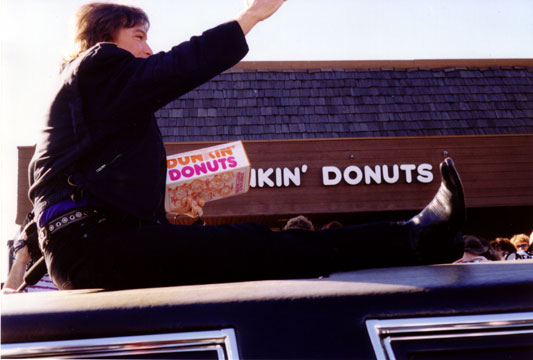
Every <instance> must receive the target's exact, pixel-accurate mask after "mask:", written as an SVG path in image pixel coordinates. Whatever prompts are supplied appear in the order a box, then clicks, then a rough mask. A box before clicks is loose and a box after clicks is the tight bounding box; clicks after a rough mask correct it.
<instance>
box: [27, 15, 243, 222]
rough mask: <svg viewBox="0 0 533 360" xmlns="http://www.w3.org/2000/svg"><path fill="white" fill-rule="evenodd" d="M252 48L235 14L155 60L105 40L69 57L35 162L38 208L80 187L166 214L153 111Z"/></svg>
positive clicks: (93, 197) (146, 215) (141, 213)
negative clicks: (79, 54) (70, 58)
mask: <svg viewBox="0 0 533 360" xmlns="http://www.w3.org/2000/svg"><path fill="white" fill-rule="evenodd" d="M247 51H248V46H247V44H246V40H245V37H244V34H243V33H242V30H241V28H240V26H239V24H238V23H237V22H235V21H233V22H229V23H226V24H223V25H220V26H218V27H216V28H213V29H211V30H208V31H206V32H205V33H203V34H202V36H198V37H193V38H191V40H190V41H188V42H184V43H182V44H180V45H178V46H175V47H174V48H172V49H171V50H170V51H169V52H161V53H158V54H154V55H152V56H150V57H149V58H148V59H140V58H135V57H134V56H133V55H132V54H131V53H129V52H128V51H126V50H123V49H120V48H118V47H117V46H116V45H114V44H112V43H100V44H97V45H95V46H94V47H92V48H91V49H89V50H88V51H86V52H85V53H83V54H82V55H81V56H79V57H78V58H77V59H75V60H73V61H71V62H70V63H68V64H67V65H66V66H65V68H64V69H63V71H62V72H61V78H60V83H59V86H58V91H57V93H56V95H55V98H54V100H53V101H52V103H51V106H50V110H49V113H48V114H47V118H46V126H45V128H44V131H43V132H42V136H41V138H40V141H39V143H38V144H37V148H36V151H35V155H34V157H33V159H32V161H31V163H30V167H29V178H30V191H29V196H30V199H31V201H32V202H33V204H34V210H35V213H36V215H37V216H39V215H40V214H41V213H42V211H43V210H44V209H46V208H47V207H48V206H50V205H52V204H54V203H56V202H58V201H61V200H63V199H66V198H67V197H68V196H70V195H71V194H73V192H74V190H75V188H78V189H83V193H84V194H87V196H88V198H89V202H95V203H98V204H102V205H103V206H105V207H110V208H114V209H116V210H120V211H124V212H127V213H129V214H131V215H133V216H135V217H138V218H140V219H143V220H152V221H159V222H161V221H165V219H166V217H165V212H164V201H163V199H164V195H165V179H166V154H165V149H164V147H163V141H162V138H161V134H160V132H159V128H158V126H157V123H156V121H155V118H154V116H153V113H154V112H155V111H156V110H158V109H159V108H161V107H163V106H164V105H165V104H167V103H168V102H170V101H172V100H173V99H175V98H177V97H179V96H181V95H183V94H185V93H187V92H188V91H190V90H192V89H194V88H195V87H197V86H199V85H201V84H202V83H204V82H206V81H208V80H209V79H211V78H212V77H214V76H216V75H218V74H220V73H221V72H223V71H224V70H226V69H228V68H230V67H231V66H233V65H235V64H236V63H237V62H238V61H239V60H241V59H242V58H243V57H244V55H246V53H247Z"/></svg>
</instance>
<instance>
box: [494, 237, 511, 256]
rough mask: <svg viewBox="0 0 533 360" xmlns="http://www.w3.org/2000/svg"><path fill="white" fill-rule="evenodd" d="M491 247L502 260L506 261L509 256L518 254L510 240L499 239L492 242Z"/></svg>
mask: <svg viewBox="0 0 533 360" xmlns="http://www.w3.org/2000/svg"><path fill="white" fill-rule="evenodd" d="M490 245H491V246H492V249H493V250H494V251H495V252H496V254H497V255H498V256H499V257H500V258H501V259H505V257H506V256H507V255H509V254H511V253H515V252H516V247H515V246H514V245H513V243H512V242H511V240H509V239H508V238H504V237H498V238H496V239H494V240H492V241H491V242H490Z"/></svg>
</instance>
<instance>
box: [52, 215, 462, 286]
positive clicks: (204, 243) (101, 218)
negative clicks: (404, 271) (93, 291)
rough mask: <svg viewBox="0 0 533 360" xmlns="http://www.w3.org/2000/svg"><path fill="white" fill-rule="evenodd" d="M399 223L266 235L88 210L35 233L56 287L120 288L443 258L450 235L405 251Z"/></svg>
mask: <svg viewBox="0 0 533 360" xmlns="http://www.w3.org/2000/svg"><path fill="white" fill-rule="evenodd" d="M414 235H415V234H414V231H413V228H412V226H410V225H409V224H408V223H405V222H395V223H374V224H368V225H360V226H347V227H339V228H332V229H328V230H319V231H307V230H289V231H281V232H274V231H271V230H270V229H269V228H267V227H265V226H263V225H261V224H255V223H243V224H238V225H224V226H197V225H170V224H165V225H145V226H139V225H138V224H131V223H128V222H125V221H123V220H121V219H120V218H113V217H109V216H105V215H96V216H92V217H89V218H88V219H84V220H82V221H80V222H78V223H75V224H72V225H69V226H67V227H65V228H64V229H61V230H60V231H57V232H56V233H54V234H51V235H43V236H45V239H44V254H45V259H46V263H47V266H48V270H49V273H50V275H51V277H52V279H53V280H54V282H55V283H56V285H57V286H58V287H59V288H60V289H80V288H104V289H126V288H141V287H157V286H174V285H187V284H202V283H218V282H233V281H247V280H264V279H289V278H308V277H319V276H326V275H328V274H329V273H331V272H337V271H347V270H355V269H362V268H375V267H390V266H407V265H417V264H424V263H443V262H450V261H453V260H455V259H457V258H459V257H460V256H461V254H462V244H460V242H458V241H457V239H456V238H455V237H454V236H450V235H446V236H439V237H437V238H427V239H424V241H423V246H421V247H420V246H418V248H420V249H422V250H421V251H415V250H416V249H414V248H413V245H412V244H413V239H414Z"/></svg>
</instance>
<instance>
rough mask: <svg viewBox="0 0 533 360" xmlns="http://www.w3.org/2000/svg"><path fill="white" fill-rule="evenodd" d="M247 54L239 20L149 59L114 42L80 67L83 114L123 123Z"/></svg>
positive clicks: (225, 68)
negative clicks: (120, 120) (117, 120)
mask: <svg viewBox="0 0 533 360" xmlns="http://www.w3.org/2000/svg"><path fill="white" fill-rule="evenodd" d="M247 52H248V46H247V43H246V39H245V37H244V34H243V32H242V30H241V27H240V25H239V24H238V23H237V22H236V21H232V22H229V23H225V24H222V25H219V26H217V27H215V28H213V29H210V30H207V31H206V32H204V33H203V34H202V35H201V36H195V37H192V38H191V39H190V40H189V41H186V42H184V43H182V44H180V45H177V46H175V47H173V48H172V49H171V50H170V51H168V52H160V53H158V54H154V55H152V56H150V57H149V58H147V59H142V58H135V57H134V56H133V55H132V54H131V53H129V52H128V51H126V50H123V49H120V48H118V47H117V46H116V45H114V44H111V43H102V44H99V46H98V48H97V49H95V50H94V51H93V52H92V53H91V54H89V55H87V59H86V60H85V61H84V62H83V64H82V66H81V67H80V73H79V74H80V76H79V78H80V89H81V90H80V91H81V93H82V97H83V99H84V103H85V106H84V107H85V110H86V111H89V112H91V111H94V112H97V113H98V115H96V114H94V115H95V116H97V117H99V118H101V117H102V116H104V117H110V118H111V119H125V120H127V118H128V117H129V116H135V115H136V114H139V113H142V114H146V113H147V112H150V113H153V112H155V111H156V110H158V109H159V108H161V107H163V106H164V105H165V104H167V103H169V102H170V101H172V100H174V99H175V98H177V97H179V96H181V95H183V94H185V93H187V92H188V91H190V90H192V89H194V88H195V87H197V86H199V85H201V84H203V83H204V82H206V81H208V80H209V79H211V78H213V77H214V76H216V75H218V74H220V73H221V72H223V71H225V70H227V69H228V68H230V67H232V66H233V65H235V64H237V63H238V62H239V61H240V60H241V59H242V58H243V57H244V56H245V55H246V53H247ZM88 115H89V118H91V117H92V116H91V114H88Z"/></svg>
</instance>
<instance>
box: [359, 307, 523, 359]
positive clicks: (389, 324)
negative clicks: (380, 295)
mask: <svg viewBox="0 0 533 360" xmlns="http://www.w3.org/2000/svg"><path fill="white" fill-rule="evenodd" d="M366 327H367V330H368V334H369V336H370V341H371V342H372V346H373V348H374V352H375V354H376V358H377V359H378V360H394V359H396V357H395V355H394V350H393V348H392V344H393V343H394V342H399V341H406V340H429V339H445V338H459V337H461V338H463V337H476V336H508V335H517V334H533V312H521V313H503V314H487V315H463V316H442V317H424V318H403V319H390V320H379V319H370V320H367V321H366Z"/></svg>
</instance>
